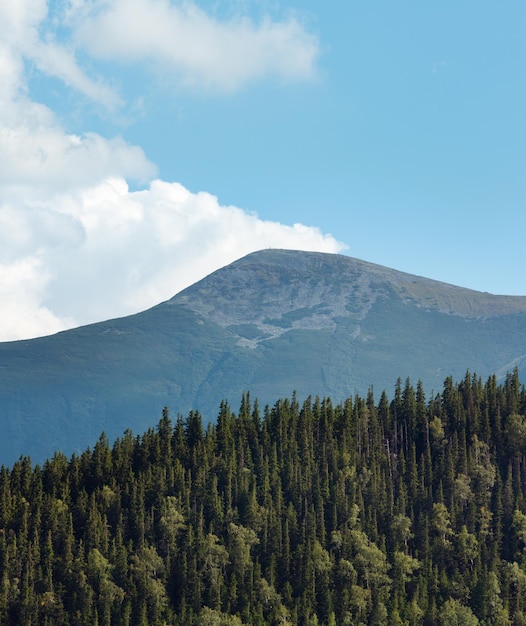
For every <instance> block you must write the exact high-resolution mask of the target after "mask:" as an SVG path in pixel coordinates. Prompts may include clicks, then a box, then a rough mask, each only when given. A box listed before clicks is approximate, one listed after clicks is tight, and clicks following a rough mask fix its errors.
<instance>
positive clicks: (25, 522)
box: [0, 370, 526, 626]
mask: <svg viewBox="0 0 526 626" xmlns="http://www.w3.org/2000/svg"><path fill="white" fill-rule="evenodd" d="M525 499H526V391H525V388H524V386H523V385H522V384H521V383H520V381H519V375H518V371H517V370H515V371H513V372H511V373H509V374H508V375H507V376H506V377H505V378H504V379H503V380H502V381H500V382H499V381H498V380H497V378H496V377H495V376H491V377H489V378H488V379H487V380H486V381H482V380H481V378H480V377H478V376H477V375H476V374H473V375H472V374H470V373H469V372H468V373H466V375H465V377H464V378H463V379H462V380H460V381H453V380H452V378H451V377H448V378H446V379H445V381H444V384H443V388H442V390H441V391H440V392H437V393H434V392H433V393H432V394H431V395H429V397H426V394H425V393H424V390H423V386H422V384H421V383H420V382H417V383H416V386H413V383H412V382H411V381H409V380H406V381H405V383H404V382H403V381H400V380H398V381H397V382H396V384H395V386H394V390H393V392H392V395H391V396H389V395H388V394H387V392H386V391H382V392H381V393H380V394H378V395H377V396H376V397H375V392H374V390H373V389H372V388H371V389H370V390H369V392H368V393H367V395H366V397H360V396H354V397H352V398H351V397H350V398H348V399H347V400H346V401H345V402H343V403H341V404H337V405H336V404H333V402H332V401H331V400H330V399H329V398H324V399H321V398H312V397H309V398H306V399H298V398H297V397H296V395H295V394H293V395H292V397H291V398H287V399H280V400H278V401H277V402H276V403H275V404H274V405H273V406H266V407H264V408H262V407H259V406H258V403H257V401H256V400H253V399H251V397H250V394H249V393H246V394H244V395H243V397H242V398H241V400H240V406H239V409H236V411H234V410H233V408H232V407H231V406H230V405H229V404H228V403H227V402H226V401H224V402H222V403H221V405H220V407H219V409H218V415H217V419H216V420H215V422H213V423H210V424H205V423H204V420H203V417H202V416H201V415H200V414H199V413H198V412H195V411H192V412H190V413H189V414H188V415H187V416H182V415H177V416H171V415H170V414H169V412H168V409H165V410H164V411H163V413H162V415H160V416H159V422H158V425H157V426H156V427H155V428H151V429H149V430H148V431H146V432H145V433H143V434H135V433H132V432H130V431H126V432H124V433H123V434H122V436H121V437H119V438H118V439H117V440H115V441H114V442H110V441H109V440H108V438H107V437H106V435H104V434H102V435H101V436H100V438H99V439H98V441H97V442H96V443H95V445H94V446H93V447H92V448H89V449H87V450H85V451H84V452H82V453H81V454H74V455H72V456H71V457H67V456H65V455H64V454H62V453H59V452H57V453H55V455H54V456H53V457H52V458H50V459H48V460H47V461H46V462H44V463H43V464H42V465H33V463H32V461H31V459H30V458H27V457H22V458H20V459H19V460H18V461H17V462H16V463H15V464H14V465H13V466H12V467H5V466H2V468H1V469H0V624H2V625H4V626H21V625H23V626H36V625H38V626H41V625H49V626H51V625H53V626H93V625H96V626H110V625H111V626H112V625H115V626H161V625H173V626H182V625H185V626H193V625H195V626H241V625H243V624H246V625H255V626H263V625H267V624H268V625H278V624H279V625H287V624H288V625H295V626H296V625H298V626H314V625H318V626H335V625H338V626H340V625H348V626H351V625H353V626H372V625H378V626H383V625H389V626H401V625H407V626H416V625H425V626H456V625H462V626H476V625H477V624H480V625H485V626H490V625H491V626H497V625H498V626H524V625H526V500H525Z"/></svg>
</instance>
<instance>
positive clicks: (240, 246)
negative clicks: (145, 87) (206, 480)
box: [0, 0, 343, 341]
mask: <svg viewBox="0 0 526 626" xmlns="http://www.w3.org/2000/svg"><path fill="white" fill-rule="evenodd" d="M57 6H58V7H59V9H60V11H62V13H56V14H53V15H49V13H48V10H49V6H48V4H47V2H46V0H3V1H2V2H0V82H1V84H2V88H1V89H0V304H1V306H0V341H8V340H14V339H23V338H29V337H35V336H38V335H44V334H50V333H54V332H57V331H59V330H62V329H66V328H70V327H72V326H76V325H80V324H86V323H89V322H94V321H99V320H102V319H108V318H111V317H118V316H122V315H127V314H130V313H133V312H136V311H140V310H143V309H145V308H147V307H149V306H153V305H155V304H157V303H159V302H160V301H162V300H165V299H167V298H170V297H171V296H173V295H174V294H175V293H177V292H178V291H180V290H181V289H183V288H184V287H186V286H188V285H190V284H192V283H194V282H195V281H197V280H199V279H200V278H203V277H204V276H206V275H207V274H209V273H210V272H212V271H214V270H215V269H217V268H218V267H221V266H223V265H226V264H228V263H230V262H232V261H234V260H235V259H237V258H239V257H241V256H243V255H244V254H247V253H249V252H251V251H254V250H257V249H261V248H266V247H282V248H293V249H304V250H305V249H306V250H319V251H326V252H338V251H340V250H342V247H343V246H342V245H341V244H340V243H339V242H337V241H336V240H335V239H334V238H333V237H331V236H329V235H324V234H322V233H321V232H320V231H319V230H318V229H316V228H312V227H307V226H304V225H301V224H295V225H293V226H287V225H283V224H280V223H277V222H270V221H265V220H262V219H260V218H259V217H258V216H256V215H254V214H251V213H248V212H246V211H244V210H242V209H240V208H237V207H233V206H222V205H221V204H220V203H219V201H218V199H217V198H216V197H215V196H213V195H210V194H208V193H204V192H202V193H192V192H190V191H189V190H187V189H186V188H185V187H183V186H182V185H181V184H178V183H173V182H164V181H161V180H157V179H155V176H156V168H155V166H154V165H153V164H152V163H151V162H150V161H149V159H148V158H147V156H146V155H145V154H144V152H143V150H142V149H141V148H140V147H138V146H133V145H130V144H128V143H127V142H125V141H124V140H123V139H121V138H119V137H116V138H113V139H111V138H106V137H102V136H101V135H99V134H96V133H90V132H84V133H78V134H75V133H68V132H66V131H65V130H64V129H63V127H62V125H61V123H60V121H59V120H58V119H57V118H56V116H55V114H54V113H53V111H51V110H50V109H49V108H48V107H46V106H44V105H43V104H40V103H38V102H35V101H33V100H32V99H31V97H30V95H29V89H28V80H27V76H26V71H27V67H28V64H27V62H28V61H29V62H30V64H31V63H32V64H33V66H34V67H37V68H39V69H40V71H42V72H43V73H45V74H48V75H52V76H55V77H57V78H60V79H61V80H63V81H64V83H65V84H66V85H67V86H69V87H72V88H74V89H75V90H77V91H80V92H82V93H83V94H85V95H87V96H88V97H89V98H91V99H92V100H95V101H98V102H103V103H105V104H106V105H107V106H109V107H112V106H119V98H118V95H117V94H116V93H115V92H114V91H113V90H112V89H109V88H108V87H107V86H106V85H105V83H104V81H102V80H99V79H92V78H91V77H89V76H88V74H87V73H86V72H85V71H84V70H83V69H82V67H81V65H80V64H79V62H78V60H77V52H78V51H77V49H75V47H74V46H72V45H71V42H69V43H68V41H69V40H66V42H65V43H64V42H62V43H60V42H58V41H57V39H56V37H55V31H56V30H57V29H58V28H62V29H65V30H66V31H68V32H69V33H70V34H71V33H73V34H75V33H78V35H79V37H80V39H79V41H80V42H81V45H84V46H85V49H86V50H88V51H89V52H90V53H91V54H94V55H95V54H97V55H101V56H106V57H111V58H123V59H126V60H131V59H143V58H149V59H152V60H155V61H159V60H163V61H165V62H166V63H167V64H169V65H170V64H171V65H172V66H173V68H174V70H176V71H177V72H178V74H179V78H180V79H181V80H183V81H186V82H188V83H193V84H202V85H208V86H210V85H213V86H216V87H221V88H223V89H233V88H236V87H239V86H241V85H242V84H243V83H244V82H246V81H247V80H250V79H252V78H255V77H261V76H265V75H268V74H277V75H280V76H283V77H290V76H296V77H305V76H309V75H311V73H312V71H313V62H314V58H315V55H316V49H317V48H316V46H317V44H316V41H315V39H313V38H312V37H310V36H309V35H307V34H306V32H305V31H304V30H303V29H302V27H301V25H300V24H299V23H298V22H297V21H295V20H294V19H289V20H288V21H284V22H280V23H276V22H271V21H266V22H262V23H261V24H258V25H256V24H255V23H253V22H252V21H250V20H246V19H240V20H231V21H229V22H223V23H220V22H219V21H217V20H214V19H212V18H210V17H209V16H207V15H206V14H205V13H204V12H203V11H201V10H199V9H198V8H197V7H196V6H195V5H194V4H193V3H184V4H173V3H170V2H168V1H167V0H127V2H126V3H124V2H123V1H121V0H106V1H103V0H90V2H86V1H85V0H69V2H65V3H58V5H57ZM64 7H66V10H65V11H64V10H63V9H64ZM125 9H126V11H125ZM80 16H83V18H85V19H84V20H83V22H82V23H83V24H84V26H80V21H79V18H80ZM121 19H122V20H124V21H119V20H121ZM57 20H58V21H57ZM126 20H127V21H126ZM146 20H149V21H148V22H147V21H146ZM146 25H147V26H146ZM68 29H69V30H68ZM151 29H153V30H151ZM95 30H96V31H97V36H95V35H94V32H95ZM150 30H151V32H154V33H155V37H152V36H150V35H149V34H148V33H149V32H150ZM71 37H72V39H71V41H72V40H73V35H71ZM131 180H133V181H136V182H139V183H141V184H142V185H143V187H144V188H142V189H140V190H138V191H131V190H130V188H129V186H128V181H131Z"/></svg>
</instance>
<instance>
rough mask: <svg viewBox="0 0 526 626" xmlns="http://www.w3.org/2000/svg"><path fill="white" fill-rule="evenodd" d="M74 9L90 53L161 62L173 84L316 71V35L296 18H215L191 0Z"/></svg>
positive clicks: (111, 2)
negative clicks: (277, 19)
mask: <svg viewBox="0 0 526 626" xmlns="http://www.w3.org/2000/svg"><path fill="white" fill-rule="evenodd" d="M81 15H82V19H81V20H79V23H78V26H77V30H76V39H77V40H78V41H80V42H81V45H82V46H83V47H84V48H85V49H86V50H87V51H88V52H89V53H90V54H92V55H93V56H97V57H99V58H103V59H117V60H122V61H129V62H138V61H143V60H145V61H151V62H154V63H155V64H157V65H158V64H159V63H161V64H162V65H163V66H164V68H165V74H166V73H169V74H171V75H172V77H173V79H174V80H175V81H176V82H177V83H179V84H183V85H190V86H197V87H211V88H214V89H221V90H227V91H230V90H234V89H238V88H239V87H241V86H243V85H244V84H245V83H247V82H248V81H251V80H254V79H261V78H265V77H267V76H277V77H279V78H282V79H287V80H288V79H310V78H312V77H313V75H314V74H315V62H316V59H317V57H318V53H319V44H318V40H317V38H316V37H315V36H314V35H312V34H310V33H308V32H307V31H306V30H305V28H304V27H303V25H302V24H301V23H300V22H299V21H298V20H297V19H296V18H295V17H289V18H288V19H286V20H283V21H273V20H271V19H270V18H266V19H264V20H262V21H261V22H260V23H255V22H254V21H253V20H252V19H250V18H248V17H238V18H234V19H230V20H228V21H219V20H217V19H214V18H213V17H211V16H210V15H208V14H207V13H205V12H204V11H203V10H202V9H200V8H199V7H198V6H197V5H196V4H195V3H194V2H176V3H174V2H169V0H97V1H95V2H93V3H92V4H91V5H90V11H89V12H88V13H86V6H84V7H83V10H82V9H81ZM167 80H168V81H169V80H170V79H169V78H167Z"/></svg>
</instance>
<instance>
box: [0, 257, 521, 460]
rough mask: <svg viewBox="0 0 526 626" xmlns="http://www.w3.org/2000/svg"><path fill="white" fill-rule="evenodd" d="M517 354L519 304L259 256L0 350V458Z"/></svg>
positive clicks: (482, 371) (36, 454)
mask: <svg viewBox="0 0 526 626" xmlns="http://www.w3.org/2000/svg"><path fill="white" fill-rule="evenodd" d="M525 358H526V297H516V296H514V297H512V296H494V295H491V294H486V293H479V292H475V291H470V290H467V289H462V288H459V287H454V286H451V285H447V284H444V283H440V282H437V281H432V280H428V279H425V278H420V277H416V276H412V275H409V274H404V273H401V272H397V271H395V270H391V269H388V268H384V267H381V266H378V265H373V264H370V263H366V262H364V261H359V260H357V259H352V258H350V257H346V256H341V255H330V254H321V253H310V252H297V251H285V250H265V251H262V252H258V253H254V254H250V255H248V256H247V257H244V258H243V259H240V260H239V261H237V262H235V263H233V264H231V265H229V266H227V267H225V268H222V269H220V270H218V271H217V272H214V273H213V274H211V275H210V276H208V277H207V278H205V279H204V280H202V281H200V282H198V283H196V284H195V285H193V286H192V287H190V288H188V289H186V290H184V291H182V292H181V293H180V294H178V295H176V296H175V297H174V298H172V299H171V300H168V301H167V302H164V303H162V304H160V305H158V306H156V307H154V308H152V309H150V310H148V311H145V312H143V313H140V314H137V315H133V316H130V317H126V318H122V319H117V320H110V321H107V322H102V323H99V324H93V325H90V326H85V327H82V328H78V329H74V330H70V331H66V332H63V333H59V334H57V335H53V336H50V337H44V338H39V339H33V340H29V341H18V342H8V343H3V344H0V463H11V462H12V461H13V460H15V459H16V458H17V457H18V456H19V455H20V454H28V455H31V456H32V457H33V458H34V459H35V460H36V461H41V460H42V459H43V458H45V457H46V456H48V455H50V454H51V453H52V452H53V450H55V449H62V450H64V451H65V452H66V453H67V454H70V453H71V452H72V451H74V450H80V449H83V448H84V447H85V446H86V445H89V444H92V443H93V442H94V441H95V440H96V439H97V437H98V435H99V434H100V432H101V431H103V430H104V431H106V433H107V434H108V436H109V437H110V438H113V437H115V436H117V435H120V434H121V433H122V431H123V430H124V429H126V428H131V429H133V430H134V431H142V430H144V428H145V427H147V426H148V425H150V424H154V423H156V422H157V420H158V418H159V415H160V413H161V410H162V407H163V406H164V405H168V406H169V407H170V409H171V410H172V413H177V412H180V413H182V414H186V413H187V412H188V411H189V410H191V409H199V410H200V411H202V412H203V415H204V418H205V420H212V419H215V417H216V414H217V410H218V407H219V403H220V401H221V400H222V399H228V400H229V401H230V402H232V403H233V404H234V408H236V406H235V405H236V403H238V402H239V400H240V397H241V394H242V392H243V391H246V390H249V391H250V393H251V396H252V398H256V397H257V398H258V399H259V401H260V404H265V403H269V402H270V403H274V402H275V401H276V400H277V399H278V398H279V397H288V396H289V395H290V394H291V392H292V391H293V390H296V391H297V393H298V396H299V397H303V396H304V395H306V394H312V393H316V394H319V395H320V396H330V397H332V398H333V400H335V401H341V400H343V399H344V398H346V397H347V396H348V395H351V394H354V393H355V392H360V393H365V392H366V390H367V388H368V387H369V386H370V385H372V384H374V386H375V389H376V390H378V391H380V390H382V389H384V388H385V389H387V390H388V391H391V389H392V387H393V385H394V383H395V381H396V379H397V378H398V377H402V379H405V377H407V376H409V377H410V378H411V379H412V380H417V379H421V380H422V381H423V383H424V386H425V388H426V390H427V391H431V390H432V389H435V390H439V389H440V388H441V387H442V383H443V379H444V378H445V377H446V376H448V375H452V376H454V377H461V376H462V375H463V374H464V373H465V371H466V370H467V369H470V370H471V371H472V372H476V373H477V374H479V375H481V376H483V377H485V376H487V375H489V374H491V373H494V372H495V373H497V374H500V375H503V374H504V373H505V372H506V371H507V370H510V369H512V368H513V367H515V366H518V367H520V366H521V364H522V363H523V361H524V359H525Z"/></svg>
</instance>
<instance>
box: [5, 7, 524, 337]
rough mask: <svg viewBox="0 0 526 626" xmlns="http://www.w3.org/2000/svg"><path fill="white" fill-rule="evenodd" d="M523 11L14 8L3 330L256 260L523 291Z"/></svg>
mask: <svg viewBox="0 0 526 626" xmlns="http://www.w3.org/2000/svg"><path fill="white" fill-rule="evenodd" d="M525 32H526V5H525V4H524V2H520V1H511V0H504V1H503V2H501V3H499V4H498V5H497V4H496V3H494V2H487V1H481V2H477V3H473V2H458V0H457V1H456V2H452V1H449V0H444V1H442V2H440V3H429V2H427V3H417V2H414V1H413V2H404V1H400V2H396V3H393V2H390V1H387V0H381V1H378V2H374V1H373V2H364V1H354V0H349V1H347V2H342V3H340V4H339V5H338V6H337V9H336V7H335V5H334V4H330V3H325V4H322V3H319V2H311V1H303V2H281V1H270V0H268V1H266V0H262V1H251V0H239V1H235V0H231V1H229V2H222V3H217V2H211V1H204V0H202V1H195V2H176V1H174V0H172V1H170V0H126V1H125V0H50V1H49V2H47V3H46V2H45V0H4V2H2V6H0V79H1V81H2V84H3V85H4V88H3V90H2V91H3V93H1V94H0V298H1V300H2V303H3V306H2V312H0V327H2V329H3V330H2V332H1V333H0V340H10V339H18V338H23V337H30V336H36V335H39V334H47V333H50V332H56V331H57V330H60V329H62V328H67V327H71V326H74V325H78V324H84V323H88V322H91V321H96V320H99V319H106V318H109V317H115V316H119V315H126V314H129V313H132V312H134V311H138V310H142V309H144V308H146V307H148V306H152V305H153V304H156V303H157V302H159V301H161V300H164V299H166V298H169V297H170V296H171V295H173V294H174V293H176V292H177V291H179V290H180V289H182V288H184V287H185V286H187V285H188V284H191V283H192V282H195V280H198V279H199V278H201V277H203V276H204V275H206V274H208V273H210V272H211V271H213V270H214V269H217V268H218V267H221V266H223V265H225V264H227V263H229V262H231V261H232V260H234V259H236V258H239V257H240V256H243V255H244V254H246V253H247V252H250V251H251V250H256V249H260V248H265V247H290V248H298V249H309V250H323V251H327V252H342V253H344V254H349V255H351V256H355V257H358V258H361V259H364V260H367V261H371V262H374V263H379V264H382V265H387V266H389V267H393V268H395V269H399V270H403V271H406V272H410V273H413V274H418V275H423V276H427V277H430V278H435V279H437V280H442V281H445V282H449V283H453V284H457V285H461V286H465V287H469V288H472V289H477V290H481V291H489V292H492V293H503V294H504V293H505V294H516V295H526V277H525V273H524V271H523V268H524V267H525V266H526V246H524V244H523V239H524V232H525V231H526V211H525V209H526V206H525V204H526V203H525V200H526V176H525V169H526V123H525V119H524V117H525V115H524V111H526V88H525V85H526V70H525V68H526V46H525V44H524V33H525Z"/></svg>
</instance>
